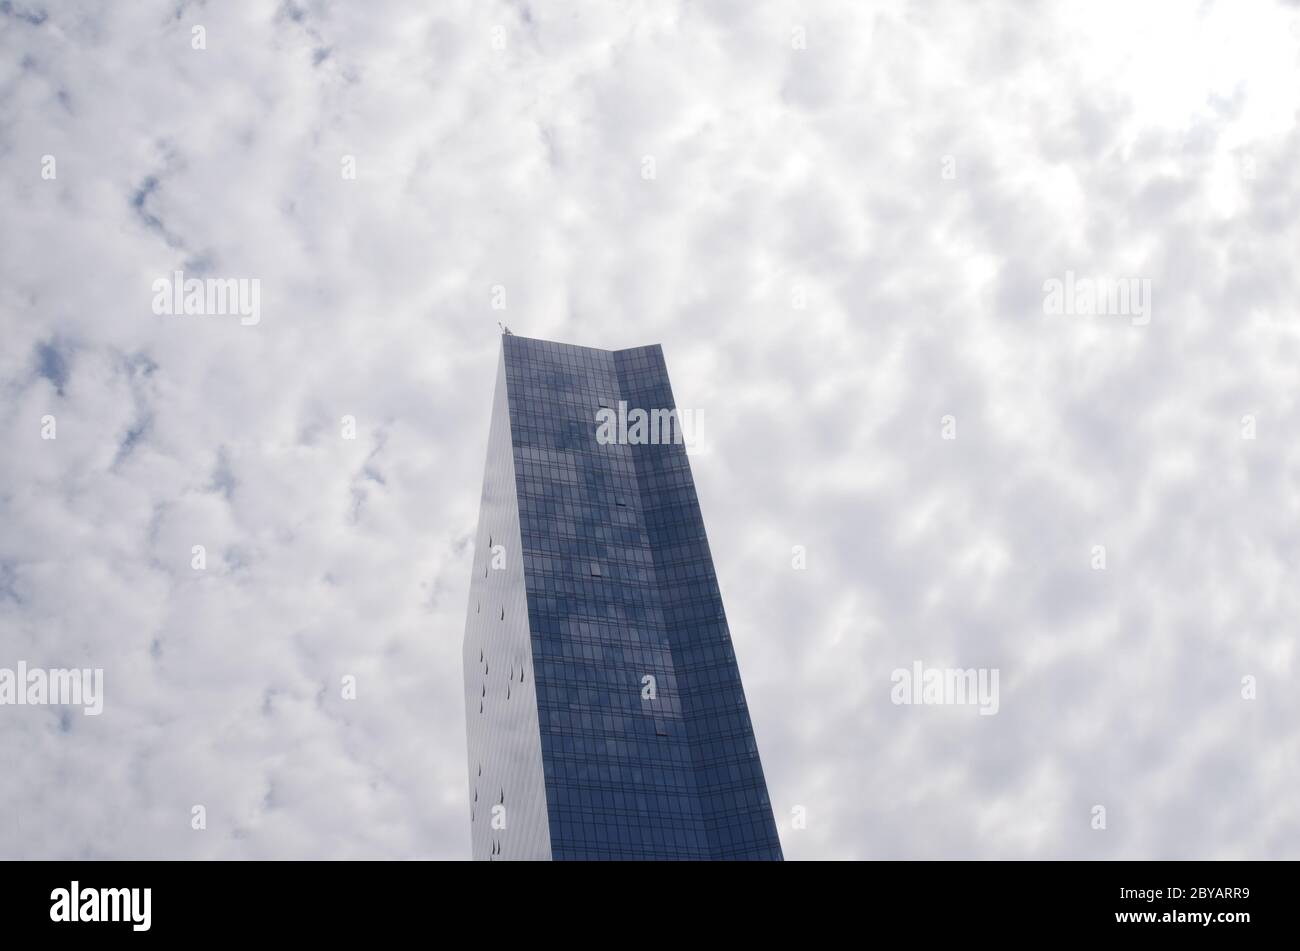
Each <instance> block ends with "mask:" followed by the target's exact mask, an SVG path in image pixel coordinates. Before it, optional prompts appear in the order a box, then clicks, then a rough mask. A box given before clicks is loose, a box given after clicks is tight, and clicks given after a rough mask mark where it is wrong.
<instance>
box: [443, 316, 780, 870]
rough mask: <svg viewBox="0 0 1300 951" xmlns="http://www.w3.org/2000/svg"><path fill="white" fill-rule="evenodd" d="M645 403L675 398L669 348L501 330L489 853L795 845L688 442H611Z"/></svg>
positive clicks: (481, 791) (481, 728)
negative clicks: (740, 660)
mask: <svg viewBox="0 0 1300 951" xmlns="http://www.w3.org/2000/svg"><path fill="white" fill-rule="evenodd" d="M638 409H639V410H643V411H644V412H645V413H646V414H647V416H650V417H652V418H654V419H655V420H656V421H662V420H663V419H665V417H666V414H667V413H668V411H675V409H676V406H675V402H674V400H673V394H672V389H671V387H670V385H669V382H668V373H667V369H666V367H665V365H664V360H663V352H662V350H661V349H660V348H659V347H658V346H650V347H639V348H636V349H632V350H620V351H606V350H593V349H590V348H586V347H575V346H568V345H564V344H557V343H550V342H547V341H541V340H530V339H527V338H523V337H516V336H503V337H502V360H501V364H500V367H499V369H498V381H497V396H496V405H495V407H494V409H493V420H492V430H491V435H490V437H489V443H490V445H489V451H488V467H487V474H486V476H485V479H484V496H483V508H482V511H481V513H480V524H479V530H478V542H477V546H476V550H475V563H474V581H473V585H472V586H471V592H470V605H469V610H470V614H469V621H468V623H467V625H466V635H465V676H466V717H467V720H468V732H469V748H470V785H471V787H472V788H471V797H472V799H473V800H474V801H473V802H472V803H471V827H472V830H473V832H472V836H473V843H474V857H475V858H484V859H494V858H546V857H549V858H554V859H780V858H781V845H780V841H779V839H778V837H777V831H776V823H775V821H774V819H773V816H772V809H771V804H770V802H769V800H768V795H767V785H766V782H765V781H764V778H763V769H762V764H761V763H760V761H759V757H758V748H757V745H756V744H755V741H754V734H753V729H752V726H751V724H750V720H749V712H748V709H747V707H746V704H745V695H744V691H743V689H742V687H741V683H740V674H739V671H738V669H737V666H736V659H735V654H734V652H733V650H732V645H731V636H730V632H729V630H728V628H727V621H726V615H725V613H724V611H723V607H722V598H721V596H720V594H719V591H718V585H717V580H716V577H715V575H714V571H713V560H712V557H711V556H710V553H709V546H708V540H707V538H706V537H705V532H704V522H703V519H702V517H701V515H700V508H699V503H698V500H697V499H696V495H695V486H694V482H693V480H692V478H691V470H690V464H689V462H688V459H687V452H686V447H685V446H684V445H682V443H681V442H680V441H678V440H675V439H672V438H671V434H670V433H669V432H667V431H665V432H663V433H661V435H663V436H664V437H665V438H664V439H663V440H662V441H658V440H654V441H651V440H653V436H654V434H655V429H656V427H651V436H650V440H642V441H639V440H638V439H637V432H636V430H635V428H633V432H632V433H631V437H630V438H626V439H625V438H620V437H622V435H623V432H622V431H621V430H618V429H615V430H613V432H614V439H613V441H612V442H611V441H609V439H607V438H604V437H600V438H598V432H599V426H598V421H599V420H600V419H601V418H602V417H601V415H600V414H601V413H602V411H604V413H605V414H606V417H608V416H619V415H632V416H633V418H634V419H635V414H634V411H635V410H638ZM667 418H669V419H671V417H667ZM610 434H611V430H610V429H606V431H605V436H609V435H610ZM507 439H508V444H509V451H508V452H507V451H506V450H505V446H506V444H507ZM483 612H488V613H487V614H486V620H484V617H485V615H484V614H483ZM494 625H495V626H494ZM480 657H481V658H482V659H481V660H480ZM503 665H504V670H503V669H502V667H503ZM489 668H490V669H489ZM498 672H500V673H498ZM502 674H504V676H505V680H504V681H501V682H498V679H497V678H498V677H499V676H501V675H502ZM501 683H505V684H506V685H507V690H508V693H509V695H508V697H507V696H506V692H504V691H502V690H501V689H500V687H501ZM485 795H486V796H487V797H488V798H487V799H485V798H484V797H485ZM485 803H486V808H484V805H485ZM493 804H497V805H500V806H502V808H500V809H497V810H495V812H494V811H493V809H492V806H493ZM516 806H517V807H518V808H519V809H521V810H522V812H523V814H522V815H520V816H518V817H516V814H515V807H516ZM539 812H541V813H543V814H544V817H545V822H544V823H543V822H540V821H538V814H539ZM517 818H518V822H517V821H516V819H517Z"/></svg>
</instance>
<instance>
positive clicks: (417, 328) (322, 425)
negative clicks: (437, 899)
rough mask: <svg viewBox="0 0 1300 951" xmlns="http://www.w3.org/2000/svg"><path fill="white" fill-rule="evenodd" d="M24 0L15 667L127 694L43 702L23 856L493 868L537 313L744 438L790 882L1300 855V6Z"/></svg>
mask: <svg viewBox="0 0 1300 951" xmlns="http://www.w3.org/2000/svg"><path fill="white" fill-rule="evenodd" d="M3 11H4V27H3V30H0V47H2V48H3V55H0V64H3V65H2V66H0V168H2V169H3V175H2V176H0V210H2V211H3V217H4V220H5V223H6V242H5V254H4V255H3V256H0V320H2V321H3V330H4V337H5V347H4V348H3V349H2V350H0V391H2V392H3V393H4V397H5V398H4V400H3V401H2V402H0V427H2V432H3V441H4V445H5V446H6V447H7V451H6V452H5V453H4V454H3V456H0V517H2V518H3V521H4V525H5V530H4V531H3V532H0V666H3V665H5V664H7V663H9V662H11V661H17V660H18V659H25V660H27V661H28V662H30V663H32V664H34V665H45V666H70V665H78V666H102V667H104V668H105V670H106V691H107V700H106V709H105V714H104V715H103V716H101V717H97V718H81V717H73V718H61V717H60V711H59V710H57V709H41V708H12V707H6V708H3V709H0V746H3V747H4V748H5V749H6V750H7V751H12V752H13V755H14V761H15V762H16V763H18V764H19V768H17V769H6V770H0V815H3V816H4V817H6V818H5V819H4V820H0V854H3V855H6V856H21V857H62V856H112V857H198V856H216V857H271V856H274V857H325V856H329V857H352V856H374V857H416V856H445V857H463V856H466V855H467V853H468V849H467V844H468V828H467V825H468V806H467V803H466V802H465V789H466V782H465V775H464V770H465V766H464V762H465V758H464V744H465V739H464V724H463V708H462V698H461V671H460V640H461V635H462V631H463V623H464V610H465V599H466V590H467V586H468V582H469V564H470V550H469V545H470V539H471V537H472V532H473V529H474V525H475V521H476V518H477V505H478V498H479V491H480V482H481V478H482V465H483V453H484V448H485V445H486V437H487V419H488V413H489V408H490V407H489V402H490V393H491V389H492V384H493V379H492V376H493V373H494V371H495V366H496V361H495V348H496V347H497V346H498V342H497V338H496V332H495V328H496V321H497V319H504V320H505V321H506V322H507V323H509V324H510V325H511V326H512V328H513V329H514V330H515V331H516V332H518V333H522V334H526V335H528V336H536V337H546V338H551V339H558V340H564V341H568V342H574V343H582V344H586V345H591V346H602V347H610V348H618V347H627V346H637V345H640V344H644V343H651V342H662V343H663V344H664V349H665V353H666V356H667V359H668V363H669V369H670V372H671V374H672V376H673V384H674V390H675V392H676V396H677V399H678V401H679V403H680V404H681V405H683V406H689V407H698V408H701V409H702V410H703V411H704V412H705V414H706V417H707V419H708V424H709V435H710V438H711V440H712V441H713V446H714V451H713V452H711V453H709V454H708V455H706V456H702V457H700V458H699V459H697V460H696V461H695V464H694V468H695V471H696V477H697V482H698V488H699V492H700V495H701V504H702V507H703V510H704V513H705V518H706V521H707V524H708V527H709V531H710V541H711V545H712V548H713V551H714V557H715V560H716V562H717V568H718V572H719V577H720V580H721V583H722V587H723V594H724V597H725V599H726V603H727V609H728V615H729V618H730V621H731V626H732V632H733V636H734V638H735V641H736V643H737V650H738V655H739V660H740V665H741V670H742V675H743V677H744V681H745V685H746V691H747V694H748V697H749V701H750V707H751V712H752V715H753V718H754V721H755V728H756V732H757V737H758V741H759V746H760V750H761V752H762V754H763V758H764V765H765V769H766V772H767V777H768V783H769V787H770V790H771V793H772V796H773V802H774V805H775V808H776V812H777V818H778V822H779V823H780V824H781V826H782V837H783V842H784V845H785V848H786V852H787V855H788V856H789V857H792V858H808V857H816V856H833V857H963V858H964V857H1002V856H1006V857H1067V856H1068V857H1075V856H1082V857H1093V856H1096V857H1121V858H1141V857H1171V858H1182V857H1234V858H1235V857H1291V858H1294V857H1296V856H1297V855H1298V854H1300V816H1298V815H1297V810H1296V806H1295V805H1294V802H1295V799H1294V796H1293V795H1292V791H1293V790H1294V789H1295V787H1296V786H1297V784H1298V780H1300V776H1298V775H1297V770H1296V766H1295V764H1296V763H1297V762H1300V756H1297V753H1300V730H1298V729H1297V726H1296V724H1297V723H1300V717H1298V716H1297V715H1298V714H1300V707H1298V704H1300V701H1297V700H1296V699H1295V692H1294V691H1293V690H1291V689H1290V684H1291V682H1292V680H1293V678H1294V676H1295V674H1296V656H1295V648H1294V628H1293V624H1294V621H1293V619H1294V618H1295V617H1297V616H1300V610H1298V609H1300V604H1297V595H1296V594H1295V593H1294V592H1295V591H1296V590H1297V588H1296V585H1295V584H1294V583H1292V582H1293V578H1292V575H1293V573H1294V570H1295V568H1294V566H1295V564H1296V558H1297V554H1298V553H1300V548H1298V544H1297V536H1296V533H1295V531H1294V529H1293V526H1294V524H1295V516H1296V514H1297V512H1296V498H1297V493H1296V484H1297V478H1298V477H1300V449H1297V448H1296V447H1297V445H1300V443H1298V442H1297V440H1296V439H1295V438H1294V436H1295V433H1296V432H1297V431H1300V411H1298V410H1297V407H1296V402H1295V397H1294V395H1293V394H1294V393H1295V392H1297V389H1296V383H1297V370H1296V367H1297V365H1298V364H1297V332H1296V329H1295V327H1294V320H1293V316H1294V310H1295V306H1296V301H1297V300H1300V278H1298V277H1297V276H1296V272H1295V268H1294V261H1293V258H1294V249H1295V248H1296V247H1297V245H1298V242H1297V238H1298V237H1300V235H1298V234H1297V229H1298V228H1300V226H1298V225H1297V221H1300V179H1298V178H1297V175H1296V170H1295V162H1294V156H1295V154H1296V150H1297V146H1298V145H1300V132H1297V129H1296V116H1297V114H1298V110H1300V81H1297V80H1298V79H1300V75H1298V74H1300V58H1297V55H1296V53H1295V50H1296V48H1297V45H1296V43H1295V40H1296V39H1297V38H1298V37H1300V10H1298V9H1297V8H1296V7H1295V6H1294V5H1291V6H1287V5H1281V4H1278V5H1272V4H1266V3H1258V4H1249V5H1245V4H1223V3H1220V4H1204V5H1201V6H1198V7H1197V8H1195V9H1191V8H1188V7H1187V6H1186V5H1184V4H1177V3H1171V4H1168V5H1165V6H1163V7H1160V8H1156V7H1153V6H1147V5H1144V6H1143V7H1141V8H1138V7H1134V6H1133V5H1132V4H1122V5H1121V4H1100V5H1099V4H1096V3H1072V4H1058V5H1052V6H1051V7H1047V8H1040V9H1036V10H1032V11H1030V10H1026V9H1024V8H1019V7H1017V8H1011V7H1002V6H999V5H988V6H985V7H981V8H979V9H977V10H965V9H963V10H962V11H955V10H950V9H948V8H945V7H941V6H938V5H935V6H928V5H916V4H898V5H882V6H880V7H872V8H868V7H866V6H865V5H857V4H799V3H790V4H783V3H765V4H750V3H744V4H726V5H723V4H719V5H714V4H709V5H707V7H706V8H705V9H699V8H696V7H694V6H682V7H667V6H664V5H660V4H634V3H628V4H621V5H615V4H590V5H580V6H578V7H574V6H573V5H571V4H559V3H533V4H530V5H528V6H522V5H509V4H500V5H485V4H480V3H469V2H464V3H460V4H452V5H439V6H438V7H437V8H429V7H426V6H424V5H419V4H410V3H396V2H394V3H374V4H366V5H351V6H349V5H342V4H338V5H335V4H329V3H305V4H302V5H301V6H295V5H293V4H288V5H285V6H284V7H282V8H281V10H280V11H279V12H268V11H267V9H266V8H265V7H264V6H262V5H256V4H222V5H219V6H215V5H214V6H211V7H209V6H191V5H182V6H181V7H180V8H179V10H178V8H177V7H176V6H175V5H172V4H131V5H118V6H114V7H112V8H109V9H103V8H101V7H99V6H97V5H90V4H84V5H83V4H60V5H57V6H50V7H49V8H48V9H47V8H44V7H41V6H39V5H38V4H35V3H17V2H15V3H12V4H6V5H4V7H3ZM525 11H526V13H525ZM199 23H201V24H202V25H204V26H205V28H206V31H207V49H206V50H202V51H198V50H194V49H192V48H191V46H190V28H191V27H192V26H193V25H196V24H199ZM796 25H798V26H802V27H804V28H805V33H806V36H807V43H808V48H807V49H806V50H795V49H792V48H791V29H792V27H794V26H796ZM496 26H501V27H503V28H504V36H505V38H506V44H505V48H504V49H501V50H498V49H495V48H494V47H493V43H492V40H493V28H494V27H496ZM47 154H48V155H53V156H55V158H56V161H57V178H56V179H54V180H49V181H47V180H43V179H42V178H41V167H42V165H41V162H42V157H43V156H44V155H47ZM646 155H652V156H654V158H655V165H656V177H655V179H654V180H653V181H646V180H644V179H643V178H642V175H641V170H642V167H643V166H642V163H643V159H644V157H645V156H646ZM344 156H354V157H355V159H356V168H357V177H356V180H354V181H350V180H346V179H345V178H343V176H342V175H341V162H342V160H343V157H344ZM947 156H951V157H952V159H953V160H954V163H955V170H956V177H955V178H953V179H945V178H943V177H942V175H941V171H942V168H943V162H944V159H945V157H947ZM178 268H184V269H185V270H186V271H187V272H190V273H193V274H195V275H208V276H229V277H248V278H252V277H256V278H259V279H260V280H261V285H262V294H263V296H262V320H261V323H260V324H259V325H257V326H256V327H241V326H239V324H238V320H237V318H234V319H223V318H208V317H204V318H199V317H191V318H171V317H159V316H155V315H154V314H153V313H152V312H151V310H150V301H151V291H150V284H151V282H152V281H153V280H154V279H155V278H158V277H162V276H167V275H169V274H170V273H171V272H172V271H173V270H175V269H178ZM1066 270H1074V271H1075V272H1077V273H1080V274H1109V275H1113V276H1139V277H1145V278H1149V279H1150V280H1151V281H1152V286H1153V297H1154V306H1153V314H1152V321H1151V323H1150V325H1149V326H1146V327H1133V326H1131V325H1129V324H1128V323H1127V322H1126V321H1122V320H1113V319H1109V318H1108V319H1101V318H1093V319H1088V318H1046V317H1044V315H1043V311H1042V285H1043V282H1044V281H1045V280H1047V279H1049V278H1052V277H1061V276H1062V275H1063V274H1064V273H1065V272H1066ZM496 284H500V285H504V287H505V288H506V291H507V299H508V310H507V311H506V312H505V313H504V314H503V313H501V312H498V311H493V310H492V309H491V308H490V306H489V303H490V293H491V288H492V286H493V285H496ZM795 285H800V286H802V288H803V289H804V292H805V293H806V295H807V300H808V305H807V308H806V309H805V310H795V309H794V308H793V307H792V306H791V294H792V289H793V288H794V286H795ZM47 414H53V415H54V416H55V417H56V420H57V426H58V438H57V439H56V440H53V441H49V440H42V439H41V419H42V417H43V416H45V415H47ZM949 414H951V415H952V416H954V417H955V418H956V421H957V423H956V424H957V433H958V437H957V439H955V440H943V439H941V438H940V426H941V419H942V417H944V416H945V415H949ZM344 415H352V416H355V418H356V420H357V438H356V440H355V441H349V440H344V439H342V438H341V437H340V419H341V417H343V416H344ZM1245 415H1252V416H1254V417H1256V420H1257V435H1256V438H1255V439H1254V440H1246V439H1243V438H1242V437H1241V425H1242V423H1241V420H1242V417H1243V416H1245ZM196 544H202V545H204V546H205V547H206V550H207V558H208V567H207V569H206V570H205V571H202V572H198V571H195V570H193V569H192V568H191V566H190V565H191V558H192V554H191V550H192V546H194V545H196ZM795 544H802V545H805V546H807V550H808V568H807V570H806V571H793V570H791V567H790V550H791V546H792V545H795ZM1096 544H1104V545H1105V546H1106V547H1107V569H1106V571H1105V572H1095V571H1093V570H1091V568H1090V567H1089V553H1090V551H1091V548H1092V546H1093V545H1096ZM918 659H919V660H923V661H924V662H925V663H927V664H934V665H951V666H963V667H967V666H996V667H999V668H1000V669H1001V670H1002V698H1001V708H1000V712H999V713H998V715H997V716H994V717H979V716H970V717H966V716H963V715H962V714H964V713H966V712H972V711H959V710H952V709H936V708H926V707H895V706H893V705H891V704H890V703H889V700H888V696H889V686H890V682H889V674H890V671H891V670H892V669H893V668H895V667H899V666H906V665H909V664H910V663H911V662H912V661H913V660H918ZM346 674H352V675H355V676H356V677H357V678H358V699H357V700H355V701H346V700H343V699H342V698H341V696H340V690H339V684H340V678H341V677H343V676H344V675H346ZM1246 674H1252V675H1254V676H1256V677H1257V678H1258V682H1259V696H1258V699H1256V700H1254V701H1246V700H1243V699H1241V697H1240V679H1241V677H1242V676H1243V675H1246ZM197 803H201V804H204V805H206V807H207V810H208V829H207V830H206V831H205V832H195V831H192V830H191V829H190V809H191V807H192V806H193V805H194V804H197ZM797 804H798V805H803V806H804V807H805V808H806V809H807V814H808V827H807V829H806V830H792V829H791V828H790V821H789V820H790V809H791V808H792V807H793V806H794V805H797ZM1094 804H1105V805H1106V807H1107V811H1108V817H1109V821H1108V828H1107V829H1106V831H1105V832H1094V831H1093V830H1091V829H1090V828H1089V818H1090V810H1091V808H1092V806H1093V805H1094Z"/></svg>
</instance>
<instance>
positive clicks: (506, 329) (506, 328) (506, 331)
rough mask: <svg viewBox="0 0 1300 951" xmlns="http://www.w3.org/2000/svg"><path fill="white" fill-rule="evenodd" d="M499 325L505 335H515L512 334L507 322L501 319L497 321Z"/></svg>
mask: <svg viewBox="0 0 1300 951" xmlns="http://www.w3.org/2000/svg"><path fill="white" fill-rule="evenodd" d="M497 326H498V327H500V328H501V333H502V334H504V335H505V336H507V337H513V336H514V334H512V333H511V332H510V328H509V327H507V326H506V325H505V324H503V323H501V321H499V320H498V321H497Z"/></svg>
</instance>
